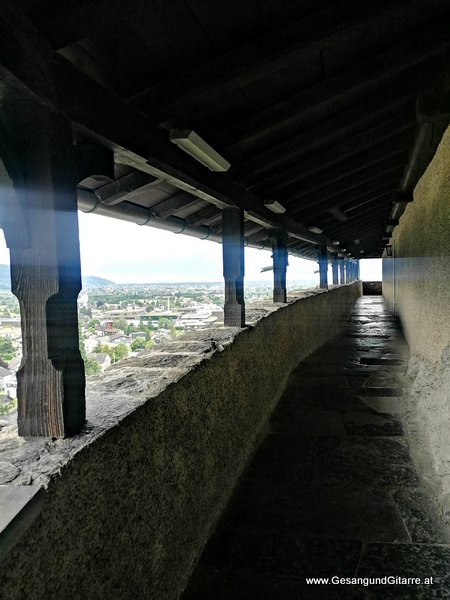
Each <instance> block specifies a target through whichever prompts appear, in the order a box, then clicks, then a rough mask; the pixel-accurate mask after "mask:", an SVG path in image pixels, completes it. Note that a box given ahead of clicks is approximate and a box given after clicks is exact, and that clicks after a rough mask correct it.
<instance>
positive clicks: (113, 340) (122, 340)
mask: <svg viewBox="0 0 450 600" xmlns="http://www.w3.org/2000/svg"><path fill="white" fill-rule="evenodd" d="M108 342H109V343H110V344H126V345H129V344H131V338H130V336H128V335H125V334H123V333H116V334H115V335H112V336H111V337H110V338H109V340H108Z"/></svg>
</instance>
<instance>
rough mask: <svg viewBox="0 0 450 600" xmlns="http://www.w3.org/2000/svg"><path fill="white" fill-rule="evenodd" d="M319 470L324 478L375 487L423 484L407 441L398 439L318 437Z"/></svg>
mask: <svg viewBox="0 0 450 600" xmlns="http://www.w3.org/2000/svg"><path fill="white" fill-rule="evenodd" d="M316 448H317V462H318V466H319V472H320V474H321V476H322V477H323V478H324V479H332V480H339V481H348V482H350V483H358V482H359V483H361V484H365V485H371V486H373V487H377V486H378V487H398V486H406V487H420V486H421V482H420V480H419V478H418V476H417V473H416V472H415V470H414V468H413V466H412V464H411V460H410V457H409V452H408V448H407V446H406V444H404V443H402V440H399V439H398V438H381V437H378V438H377V437H363V436H353V437H351V438H349V439H342V438H338V437H332V438H324V437H322V438H319V439H318V440H317V443H316Z"/></svg>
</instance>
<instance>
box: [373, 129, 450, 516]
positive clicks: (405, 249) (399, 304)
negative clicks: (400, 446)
mask: <svg viewBox="0 0 450 600" xmlns="http://www.w3.org/2000/svg"><path fill="white" fill-rule="evenodd" d="M449 189H450V128H449V129H447V131H446V133H445V134H444V136H443V138H442V141H441V143H440V145H439V147H438V149H437V152H436V154H435V156H434V158H433V160H432V161H431V163H430V164H429V166H428V168H427V170H426V171H425V173H424V175H423V176H422V178H421V179H420V181H419V182H418V184H417V186H416V188H415V190H414V201H413V202H412V203H411V204H409V205H408V206H407V208H406V210H405V212H404V214H403V215H402V217H401V218H400V224H399V225H398V226H397V227H396V228H395V231H394V235H393V241H392V244H393V250H394V256H395V259H394V260H393V259H392V258H388V257H384V258H383V294H384V297H385V299H386V301H387V303H388V305H389V306H390V308H391V310H392V311H395V312H396V314H397V315H398V316H399V317H400V321H401V324H402V328H403V332H404V335H405V337H406V340H407V342H408V345H409V347H410V352H411V360H410V363H409V369H408V375H409V377H410V379H411V383H412V388H411V392H410V395H409V397H408V398H407V400H406V402H405V409H406V419H405V426H406V429H407V433H408V436H409V439H410V446H411V452H412V457H413V460H414V462H415V464H416V466H417V468H418V471H419V472H420V474H421V476H422V477H423V479H424V480H425V481H426V483H427V484H428V486H429V487H430V490H431V492H432V494H433V495H435V496H436V497H437V498H438V500H439V503H440V506H441V511H442V513H443V514H444V515H446V516H447V518H448V519H450V427H449V421H450V302H449V298H450V268H449V257H450V201H449ZM394 263H395V267H394ZM394 273H395V289H394ZM394 303H395V304H394Z"/></svg>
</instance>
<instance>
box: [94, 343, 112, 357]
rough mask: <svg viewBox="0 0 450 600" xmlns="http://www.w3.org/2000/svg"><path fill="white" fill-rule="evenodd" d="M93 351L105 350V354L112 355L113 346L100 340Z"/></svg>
mask: <svg viewBox="0 0 450 600" xmlns="http://www.w3.org/2000/svg"><path fill="white" fill-rule="evenodd" d="M93 352H96V353H98V352H103V353H104V354H109V355H111V348H110V347H109V346H108V344H102V343H101V342H98V343H97V345H96V346H95V347H94V350H93Z"/></svg>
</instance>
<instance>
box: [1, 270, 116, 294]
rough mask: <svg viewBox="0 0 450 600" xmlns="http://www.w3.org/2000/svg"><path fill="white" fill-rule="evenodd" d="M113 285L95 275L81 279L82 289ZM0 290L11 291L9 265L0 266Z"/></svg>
mask: <svg viewBox="0 0 450 600" xmlns="http://www.w3.org/2000/svg"><path fill="white" fill-rule="evenodd" d="M114 283H115V282H114V281H111V280H110V279H103V277H96V276H95V275H86V277H83V287H89V286H90V285H114ZM0 290H11V278H10V272H9V265H0Z"/></svg>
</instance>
